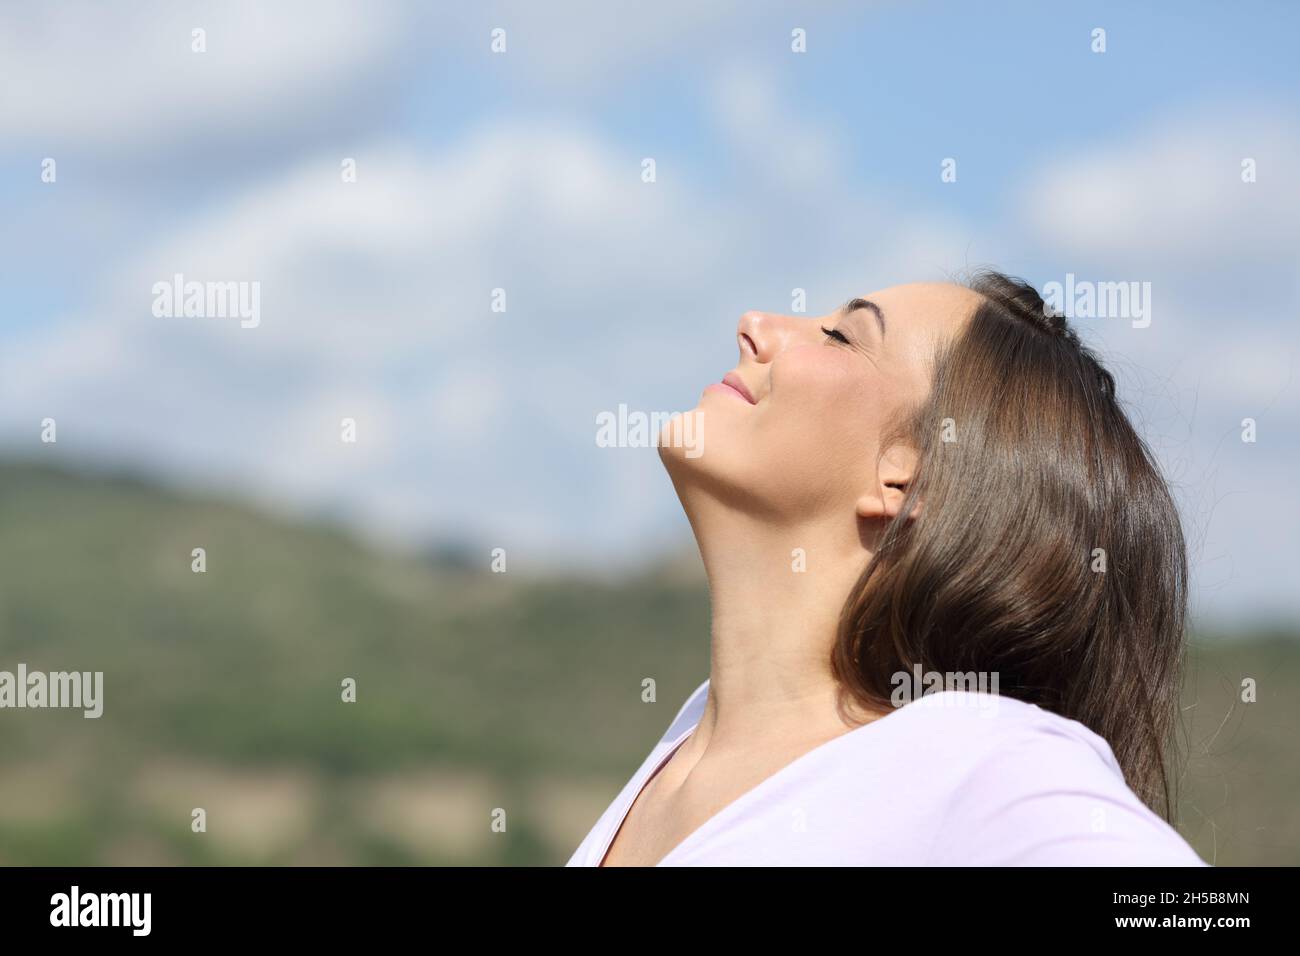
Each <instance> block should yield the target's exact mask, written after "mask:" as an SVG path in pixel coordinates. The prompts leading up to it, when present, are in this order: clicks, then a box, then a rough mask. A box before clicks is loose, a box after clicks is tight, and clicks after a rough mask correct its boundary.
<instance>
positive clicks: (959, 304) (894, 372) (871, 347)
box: [659, 283, 982, 526]
mask: <svg viewBox="0 0 1300 956" xmlns="http://www.w3.org/2000/svg"><path fill="white" fill-rule="evenodd" d="M981 301H982V299H981V297H980V296H979V295H978V294H977V293H975V292H973V291H971V290H970V289H967V288H965V287H964V286H959V285H956V284H950V283H914V284H909V285H900V286H893V287H890V288H888V289H883V290H880V291H877V292H873V293H871V294H870V295H867V296H864V297H863V298H859V299H853V300H851V301H850V302H848V303H846V305H845V306H842V307H841V308H839V309H837V310H835V311H834V312H832V313H830V314H827V315H822V316H816V317H807V316H789V315H778V314H774V313H770V312H756V311H754V312H746V313H745V314H744V315H743V316H741V319H740V323H739V326H738V329H737V341H738V343H739V347H740V361H739V364H738V365H737V366H736V367H735V368H734V369H733V370H731V371H730V372H728V373H726V375H725V376H724V377H723V381H721V382H717V383H714V384H712V385H709V386H707V387H706V388H705V389H704V392H703V394H702V395H701V397H700V402H699V404H698V406H697V407H696V408H695V409H693V410H692V411H691V412H688V413H686V414H688V415H695V416H697V419H696V421H697V422H698V424H697V425H696V432H697V433H698V434H699V435H700V436H701V437H702V439H703V440H702V441H701V442H700V448H699V449H698V451H697V452H696V453H695V454H693V455H691V454H687V452H686V450H684V448H683V447H682V443H681V442H680V439H679V440H678V441H677V442H676V443H674V441H673V435H672V434H670V428H669V427H666V428H665V429H664V430H663V432H662V433H661V435H660V443H659V447H660V456H661V458H662V459H663V461H664V464H665V466H666V467H667V469H668V471H669V474H670V476H671V477H672V480H673V483H674V485H675V486H676V487H677V490H678V494H679V496H681V497H682V500H683V504H684V505H686V506H687V510H688V511H689V510H690V501H689V500H688V499H689V497H690V496H693V495H696V494H702V495H705V496H708V497H709V498H710V499H712V500H721V501H722V502H724V503H725V504H726V505H727V506H728V507H731V508H737V509H740V510H742V511H745V512H748V513H752V514H754V515H755V516H761V517H762V518H764V519H765V520H768V521H771V522H775V523H789V524H791V525H796V524H798V525H807V524H808V523H810V522H814V523H815V522H821V521H830V522H835V523H836V524H837V525H841V526H842V523H843V522H844V521H845V520H846V519H849V520H852V517H853V515H854V514H856V515H857V516H858V517H860V518H873V517H876V518H879V517H884V518H888V517H892V516H893V515H894V514H896V513H897V512H898V510H899V508H900V507H901V505H902V502H903V499H904V497H905V495H906V492H907V483H908V481H909V480H910V479H911V476H912V472H913V469H914V467H915V464H916V454H915V452H914V450H913V449H911V448H910V447H908V446H907V445H906V444H900V443H897V442H893V443H890V445H889V447H883V446H884V443H885V439H886V438H887V435H886V434H885V431H886V426H887V425H888V424H889V422H890V421H891V420H892V419H893V416H895V415H897V414H898V413H900V412H904V411H906V410H908V409H911V408H914V407H916V406H917V405H919V404H920V403H921V402H922V401H924V399H925V398H926V396H927V395H928V394H929V391H930V388H931V382H932V375H933V360H934V356H935V354H936V351H937V350H938V349H939V348H940V347H941V346H942V345H943V344H944V343H945V342H946V341H948V340H950V339H951V338H952V337H953V336H955V335H956V334H957V333H958V332H959V331H960V330H961V328H962V327H963V325H964V324H965V322H966V321H967V320H968V319H969V318H970V317H971V315H972V314H973V312H974V310H975V308H976V307H977V306H978V305H979V304H980V302H981Z"/></svg>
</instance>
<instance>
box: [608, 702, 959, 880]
mask: <svg viewBox="0 0 1300 956" xmlns="http://www.w3.org/2000/svg"><path fill="white" fill-rule="evenodd" d="M706 683H707V682H706ZM945 693H953V692H952V691H939V692H937V693H931V694H926V695H923V696H921V697H918V698H915V699H914V700H910V701H908V702H907V703H906V704H903V705H902V706H901V707H898V708H896V709H894V710H892V711H890V712H889V713H887V714H885V715H884V716H883V717H877V718H876V719H875V720H872V721H868V722H867V723H865V724H860V725H858V726H857V727H854V728H853V729H852V730H847V731H845V732H844V733H842V734H840V735H838V736H836V737H832V738H831V739H830V740H828V741H826V742H825V743H821V744H818V745H817V746H816V747H813V748H812V749H811V750H808V751H806V752H805V753H802V754H800V755H799V756H798V757H795V758H794V759H793V760H791V761H790V762H789V763H787V764H786V765H785V766H783V767H781V768H779V769H778V770H777V771H776V772H775V773H772V774H769V775H768V776H766V777H764V778H763V779H762V780H760V781H759V782H758V783H756V784H755V785H754V786H752V787H750V788H749V789H748V790H746V791H745V792H744V793H742V794H741V795H740V796H738V797H737V798H736V799H735V800H732V801H731V802H730V803H729V804H727V805H726V806H725V807H723V808H722V809H721V810H719V811H717V812H716V813H714V814H713V815H712V816H711V817H709V818H708V819H706V820H705V821H704V822H703V823H701V824H700V825H699V826H698V827H696V828H695V829H694V830H692V831H691V832H690V833H689V834H687V835H686V837H685V838H684V839H683V840H682V841H681V842H680V843H678V844H677V845H676V846H674V847H673V848H672V849H671V850H669V851H668V852H667V853H666V854H665V855H664V856H663V858H662V859H660V860H659V862H658V863H656V864H655V866H663V865H664V864H665V863H667V862H668V861H669V860H670V859H672V857H674V856H675V855H677V854H678V853H680V852H682V850H683V849H684V848H685V847H686V846H687V845H688V844H691V843H694V842H696V841H697V840H699V839H702V838H703V835H704V834H706V832H707V831H708V830H711V829H712V828H713V827H714V826H716V825H718V823H719V821H721V820H722V819H724V818H725V817H728V816H730V815H731V814H732V813H734V812H736V810H737V809H738V808H740V807H742V806H744V805H746V804H748V803H749V802H750V801H752V800H754V799H756V798H757V797H758V796H759V795H760V794H761V793H762V792H763V791H764V790H766V789H768V788H769V787H771V786H772V785H774V782H775V781H777V780H779V779H780V778H782V777H784V776H787V775H788V774H789V773H791V772H793V771H794V770H795V769H796V768H797V767H798V766H799V765H800V764H803V763H806V762H807V761H808V760H810V759H811V758H812V757H814V756H817V755H818V754H822V753H824V752H825V751H826V750H827V749H828V748H831V747H833V746H835V745H836V744H839V743H840V742H841V741H847V740H849V739H850V738H853V739H857V738H858V737H859V736H861V735H862V734H863V731H866V730H870V729H871V728H873V727H877V726H879V725H880V724H882V723H884V722H885V721H888V720H889V719H890V718H892V717H897V716H898V715H899V714H901V713H903V711H905V710H907V709H908V708H909V707H911V706H912V704H915V703H918V702H920V701H922V700H925V699H926V698H933V697H937V696H939V694H945ZM706 694H707V691H706ZM700 717H703V713H702V712H701V715H700ZM700 717H697V718H696V719H695V723H693V724H692V725H691V726H690V727H689V728H687V729H686V730H684V731H682V733H680V734H678V735H677V737H676V738H675V739H674V740H673V742H672V743H670V744H669V745H668V751H667V753H666V754H665V755H664V756H663V757H661V758H660V759H659V760H658V761H657V762H656V763H655V764H654V765H653V767H652V768H651V769H650V771H649V772H648V773H645V774H639V775H638V776H639V780H638V782H637V785H636V786H635V788H630V789H631V790H632V794H631V796H630V798H629V799H628V801H627V804H626V805H625V806H624V807H623V812H622V813H620V814H619V817H618V821H617V822H616V823H615V824H614V825H613V826H612V827H611V828H610V830H609V835H608V836H607V837H606V838H605V840H604V843H603V845H602V847H601V850H600V854H599V855H598V856H597V857H596V866H597V867H600V866H602V865H603V864H604V862H605V856H606V855H607V854H608V853H609V848H610V847H611V846H612V845H613V844H614V838H615V837H616V836H617V835H618V831H619V830H621V829H622V828H623V823H624V822H625V821H626V820H627V817H628V814H630V813H631V812H632V807H633V805H634V804H635V803H636V801H637V799H638V798H639V797H640V796H641V794H642V792H643V791H644V790H645V787H646V784H647V783H648V782H649V780H650V778H651V777H653V776H654V775H655V774H657V773H658V772H659V771H660V770H661V769H663V766H664V764H666V763H667V762H668V761H669V760H670V759H671V758H672V756H673V754H675V753H676V752H677V749H678V748H679V747H680V746H681V745H682V744H683V743H684V742H685V741H686V738H688V737H690V736H691V734H693V733H695V730H696V728H697V727H699V725H700Z"/></svg>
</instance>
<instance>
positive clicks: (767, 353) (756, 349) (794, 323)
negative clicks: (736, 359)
mask: <svg viewBox="0 0 1300 956" xmlns="http://www.w3.org/2000/svg"><path fill="white" fill-rule="evenodd" d="M811 324H812V323H809V321H808V320H807V319H800V318H796V317H795V316H792V315H778V314H777V313H775V312H760V311H758V310H756V309H753V310H750V311H749V312H746V313H745V314H744V315H742V316H741V317H740V323H739V324H738V325H737V327H736V340H737V341H738V342H739V343H740V357H741V359H742V360H743V359H747V358H749V359H753V360H754V361H756V362H764V363H766V362H770V361H772V359H773V358H775V357H776V356H777V355H778V354H780V352H781V350H782V349H784V348H786V347H788V346H789V345H790V344H792V343H793V342H795V341H796V340H798V339H799V338H800V337H801V336H802V335H803V334H805V332H806V327H808V326H809V325H811Z"/></svg>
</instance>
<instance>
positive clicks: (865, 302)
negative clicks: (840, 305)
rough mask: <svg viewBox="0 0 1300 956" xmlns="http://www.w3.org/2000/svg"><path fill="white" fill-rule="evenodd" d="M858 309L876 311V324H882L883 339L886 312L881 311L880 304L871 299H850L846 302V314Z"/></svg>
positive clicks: (882, 335)
mask: <svg viewBox="0 0 1300 956" xmlns="http://www.w3.org/2000/svg"><path fill="white" fill-rule="evenodd" d="M858 309H870V310H871V311H872V312H874V313H875V316H876V324H877V325H879V326H880V337H881V338H882V339H883V338H884V337H885V313H883V312H881V311H880V306H878V305H876V303H874V302H872V301H871V300H870V299H849V301H848V302H845V303H844V314H845V315H848V314H849V313H850V312H856V311H858Z"/></svg>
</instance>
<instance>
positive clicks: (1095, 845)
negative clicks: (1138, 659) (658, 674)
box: [567, 680, 1209, 866]
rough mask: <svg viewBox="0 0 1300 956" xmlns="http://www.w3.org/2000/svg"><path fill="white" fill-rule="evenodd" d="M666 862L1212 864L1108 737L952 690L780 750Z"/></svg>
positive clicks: (698, 703)
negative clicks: (1155, 808) (1141, 785)
mask: <svg viewBox="0 0 1300 956" xmlns="http://www.w3.org/2000/svg"><path fill="white" fill-rule="evenodd" d="M708 690H709V682H708V681H707V680H706V681H705V682H704V683H703V684H701V685H700V686H699V688H698V689H697V690H696V691H695V693H693V694H692V695H691V696H690V698H689V699H688V700H687V701H686V703H685V704H684V705H683V706H682V708H681V710H679V711H678V713H677V716H676V717H675V718H674V719H673V722H672V724H670V725H669V727H668V731H667V733H665V734H664V736H663V737H662V738H661V739H660V741H659V743H658V744H656V745H655V747H654V749H653V750H651V751H650V754H649V756H647V757H646V759H645V761H644V762H643V763H642V764H641V766H640V768H639V769H638V770H637V771H636V773H635V774H633V775H632V779H631V780H629V781H628V782H627V785H626V786H625V787H624V788H623V789H622V791H621V792H620V793H619V795H618V796H617V797H616V798H615V800H614V802H613V803H612V804H610V806H609V809H607V810H606V811H605V812H604V814H602V815H601V817H600V819H599V820H598V821H597V822H596V825H595V827H593V828H592V830H591V832H590V833H588V834H587V837H586V839H584V840H583V841H582V844H581V845H580V846H579V847H578V849H577V851H576V852H575V853H574V854H573V856H572V857H571V858H570V860H569V862H568V864H567V865H568V866H598V865H599V864H600V861H601V860H602V859H603V858H604V856H605V852H606V851H607V850H608V848H609V845H610V843H611V842H612V841H613V838H614V834H615V833H616V832H617V830H618V828H619V826H620V825H621V824H622V822H623V819H624V818H625V817H626V816H627V813H628V810H629V809H630V808H631V805H632V802H633V799H634V798H635V797H636V796H637V795H638V794H640V792H641V788H642V787H643V786H644V784H645V782H646V781H647V780H648V779H649V778H650V776H651V775H652V774H653V773H654V772H655V771H656V770H657V769H658V768H659V767H660V766H661V765H662V764H663V763H665V762H666V761H667V759H668V757H670V756H671V755H672V753H673V751H674V750H675V749H676V748H677V746H678V745H679V744H681V743H682V741H684V740H685V739H686V738H687V737H688V736H690V734H691V733H692V732H693V731H694V729H695V727H696V725H697V724H698V723H699V721H700V717H701V715H702V714H703V712H704V704H705V701H706V699H707V696H708ZM658 865H660V866H787V865H788V866H926V865H938V866H1008V865H1011V866H1093V865H1117V866H1208V865H1209V864H1207V863H1206V862H1205V861H1204V860H1202V859H1201V858H1200V857H1199V856H1197V855H1196V853H1195V851H1193V850H1192V848H1191V847H1190V846H1189V845H1188V844H1187V843H1186V841H1184V840H1183V838H1182V837H1181V836H1179V835H1178V833H1177V831H1175V830H1174V829H1173V828H1172V827H1171V826H1169V824H1167V823H1166V822H1165V821H1164V820H1162V819H1161V818H1160V817H1159V816H1157V815H1156V814H1155V813H1154V812H1152V811H1151V810H1150V809H1149V808H1148V807H1147V806H1146V805H1145V804H1144V803H1142V801H1141V800H1140V799H1139V798H1138V797H1137V795H1136V794H1135V793H1134V792H1133V791H1132V790H1131V789H1129V787H1128V785H1127V784H1126V783H1125V782H1124V776H1123V773H1122V772H1121V770H1120V768H1119V764H1118V763H1117V762H1116V760H1115V756H1114V754H1113V753H1112V752H1111V749H1110V745H1109V744H1107V743H1106V741H1105V740H1104V739H1103V738H1102V737H1100V736H1098V735H1097V734H1095V733H1093V732H1092V731H1091V730H1089V729H1088V728H1087V727H1085V726H1084V725H1083V724H1081V723H1079V722H1078V721H1075V720H1070V719H1068V718H1065V717H1061V716H1058V715H1056V714H1053V713H1051V712H1049V711H1046V710H1044V709H1042V708H1040V707H1038V706H1036V705H1034V704H1027V703H1025V702H1024V701H1020V700H1017V699H1015V698H1012V697H1005V696H999V695H995V694H984V693H978V692H975V691H961V690H945V691H940V692H937V693H931V694H925V695H923V696H922V697H920V698H919V699H917V700H914V701H912V702H910V703H908V704H905V705H903V706H902V707H900V708H899V709H897V710H895V711H893V712H892V713H889V714H887V715H885V716H884V717H881V718H878V719H876V720H874V721H872V722H870V723H868V724H864V725H862V726H860V727H856V728H854V729H853V730H850V731H848V732H847V733H844V734H841V735H840V736H839V737H836V738H834V739H832V740H830V741H828V742H827V743H824V744H821V745H820V746H818V747H816V748H814V749H813V750H811V751H810V752H808V753H806V754H804V755H803V756H801V757H799V758H797V759H796V760H794V761H793V762H792V763H789V764H787V765H786V766H785V767H783V768H782V769H780V770H778V771H777V772H776V773H775V774H773V775H772V776H770V777H768V778H767V779H766V780H764V781H763V782H762V783H760V784H758V785H757V786H756V787H754V788H753V789H751V790H749V791H748V792H747V793H745V794H743V795H742V796H741V797H740V798H739V799H737V800H735V801H733V802H732V803H731V804H729V805H728V806H726V807H724V808H723V809H722V810H721V811H719V812H718V813H716V814H714V815H713V816H712V817H711V818H709V819H708V820H707V821H705V822H704V824H703V825H701V826H700V827H699V828H698V829H696V830H695V831H694V832H693V833H691V834H690V835H689V836H688V837H687V838H686V839H685V840H683V841H682V842H681V843H679V844H678V845H677V846H676V847H675V848H674V849H673V850H672V851H670V852H669V853H668V855H667V856H666V857H664V858H663V859H662V860H661V861H660V862H659V864H658Z"/></svg>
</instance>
